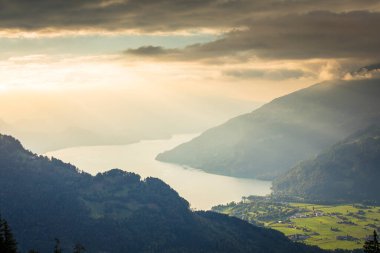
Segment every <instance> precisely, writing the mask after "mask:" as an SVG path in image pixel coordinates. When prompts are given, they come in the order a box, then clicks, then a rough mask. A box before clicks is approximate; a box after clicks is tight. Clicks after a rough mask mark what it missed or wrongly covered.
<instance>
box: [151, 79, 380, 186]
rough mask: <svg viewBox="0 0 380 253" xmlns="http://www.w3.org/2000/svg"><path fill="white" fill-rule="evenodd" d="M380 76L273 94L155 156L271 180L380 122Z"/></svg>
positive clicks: (321, 84)
mask: <svg viewBox="0 0 380 253" xmlns="http://www.w3.org/2000/svg"><path fill="white" fill-rule="evenodd" d="M379 97H380V79H362V80H352V81H343V80H340V81H330V82H323V83H320V84H316V85H313V86H311V87H309V88H306V89H302V90H299V91H297V92H294V93H291V94H289V95H286V96H283V97H280V98H277V99H275V100H273V101H272V102H270V103H268V104H265V105H264V106H262V107H261V108H259V109H257V110H255V111H253V112H252V113H249V114H244V115H241V116H238V117H236V118H233V119H231V120H229V121H228V122H226V123H225V124H223V125H220V126H218V127H215V128H212V129H209V130H208V131H206V132H204V133H203V134H201V135H200V136H199V137H197V138H195V139H193V140H192V141H190V142H188V143H185V144H182V145H180V146H178V147H176V148H174V149H172V150H170V151H167V152H164V153H162V154H159V155H158V156H157V160H159V161H164V162H171V163H178V164H184V165H189V166H191V167H194V168H199V169H202V170H204V171H207V172H210V173H215V174H222V175H228V176H235V177H245V178H259V179H270V180H272V179H274V178H275V177H276V176H278V175H281V174H282V173H284V172H286V171H288V170H289V169H291V168H292V167H294V166H295V165H296V164H297V163H298V162H299V161H302V160H305V159H308V158H310V157H313V156H315V155H316V154H318V153H319V152H321V151H322V150H323V149H325V148H328V147H329V146H331V145H333V144H334V143H336V142H338V141H340V140H342V139H344V138H346V137H347V136H348V135H350V134H352V133H353V132H355V131H357V130H359V129H362V128H365V127H367V126H369V125H372V124H379V123H380V110H379V108H380V99H379Z"/></svg>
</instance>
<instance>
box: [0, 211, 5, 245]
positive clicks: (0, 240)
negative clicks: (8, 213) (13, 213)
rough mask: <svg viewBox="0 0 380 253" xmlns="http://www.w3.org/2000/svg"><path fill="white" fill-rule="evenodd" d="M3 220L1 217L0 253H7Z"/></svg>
mask: <svg viewBox="0 0 380 253" xmlns="http://www.w3.org/2000/svg"><path fill="white" fill-rule="evenodd" d="M3 231H4V229H3V219H2V218H1V217H0V252H5V242H4V232H3Z"/></svg>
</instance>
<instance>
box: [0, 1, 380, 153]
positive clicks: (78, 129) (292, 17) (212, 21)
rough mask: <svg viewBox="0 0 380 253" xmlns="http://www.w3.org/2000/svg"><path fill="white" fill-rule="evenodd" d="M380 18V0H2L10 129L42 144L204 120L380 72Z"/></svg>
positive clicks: (154, 132) (163, 132)
mask: <svg viewBox="0 0 380 253" xmlns="http://www.w3.org/2000/svg"><path fill="white" fill-rule="evenodd" d="M379 24H380V1H378V0H191V1H190V0H81V1H78V0H33V1H30V0H0V76H1V82H0V131H2V132H6V133H11V134H14V135H16V137H19V138H21V139H22V140H23V141H24V142H25V143H26V145H27V146H28V147H31V148H32V149H33V150H36V151H47V150H51V149H56V148H59V147H61V146H72V145H85V144H91V145H93V144H104V143H126V142H133V141H137V140H140V139H144V138H145V139H146V138H164V137H165V138H166V137H168V136H170V135H172V134H178V133H195V132H201V131H203V130H205V129H207V128H209V127H213V126H215V125H217V124H220V123H222V122H224V121H226V120H227V119H229V118H231V117H234V116H237V115H239V114H242V113H246V112H249V111H252V110H253V109H254V108H256V107H257V106H259V105H261V104H263V103H265V102H268V101H270V100H272V99H274V98H276V97H279V96H282V95H285V94H287V93H290V92H293V91H295V90H298V89H301V88H304V87H308V86H310V85H312V84H315V83H319V82H323V81H326V80H333V79H353V78H373V77H376V76H378V73H379V71H378V68H374V69H372V68H370V69H368V68H367V69H360V68H361V67H363V66H368V65H372V64H376V63H378V62H379V59H378V58H379V55H380V47H379V45H380V33H379V32H378V25H379ZM46 136H49V138H44V137H46ZM58 136H59V137H58ZM41 139H43V141H41ZM57 143H61V145H58V144H57Z"/></svg>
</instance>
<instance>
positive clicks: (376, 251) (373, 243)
mask: <svg viewBox="0 0 380 253" xmlns="http://www.w3.org/2000/svg"><path fill="white" fill-rule="evenodd" d="M363 250H364V252H365V253H380V243H379V241H378V240H377V233H376V230H374V231H373V238H372V239H368V240H367V241H366V242H365V243H364V246H363Z"/></svg>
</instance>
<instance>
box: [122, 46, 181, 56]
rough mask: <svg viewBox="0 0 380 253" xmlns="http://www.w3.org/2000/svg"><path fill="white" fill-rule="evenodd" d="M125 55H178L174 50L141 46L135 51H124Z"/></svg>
mask: <svg viewBox="0 0 380 253" xmlns="http://www.w3.org/2000/svg"><path fill="white" fill-rule="evenodd" d="M124 53H125V54H127V55H135V56H168V55H172V54H176V53H178V50H176V49H165V48H163V47H156V46H143V47H139V48H136V49H128V50H125V51H124Z"/></svg>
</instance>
